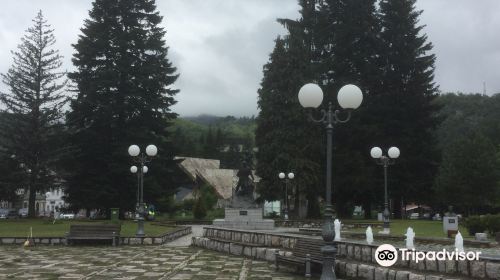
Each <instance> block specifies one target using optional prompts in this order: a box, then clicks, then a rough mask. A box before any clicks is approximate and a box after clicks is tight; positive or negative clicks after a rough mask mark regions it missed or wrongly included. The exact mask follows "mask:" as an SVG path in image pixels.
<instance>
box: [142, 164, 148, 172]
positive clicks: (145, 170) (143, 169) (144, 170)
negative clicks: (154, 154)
mask: <svg viewBox="0 0 500 280" xmlns="http://www.w3.org/2000/svg"><path fill="white" fill-rule="evenodd" d="M142 173H148V167H147V166H145V165H144V166H143V167H142Z"/></svg>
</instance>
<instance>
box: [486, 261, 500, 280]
mask: <svg viewBox="0 0 500 280" xmlns="http://www.w3.org/2000/svg"><path fill="white" fill-rule="evenodd" d="M486 276H488V277H489V278H491V279H495V280H500V263H494V262H487V263H486Z"/></svg>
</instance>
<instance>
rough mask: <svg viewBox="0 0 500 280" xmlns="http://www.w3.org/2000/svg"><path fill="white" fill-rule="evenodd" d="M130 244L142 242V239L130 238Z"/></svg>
mask: <svg viewBox="0 0 500 280" xmlns="http://www.w3.org/2000/svg"><path fill="white" fill-rule="evenodd" d="M129 242H130V243H129V244H131V245H138V244H141V239H140V238H130V239H129Z"/></svg>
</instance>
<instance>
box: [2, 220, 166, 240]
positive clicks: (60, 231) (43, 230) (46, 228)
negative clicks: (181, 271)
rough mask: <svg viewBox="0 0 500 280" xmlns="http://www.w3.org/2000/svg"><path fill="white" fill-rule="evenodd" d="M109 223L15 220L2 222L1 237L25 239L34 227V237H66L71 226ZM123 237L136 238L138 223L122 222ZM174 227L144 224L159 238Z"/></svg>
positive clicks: (148, 230)
mask: <svg viewBox="0 0 500 280" xmlns="http://www.w3.org/2000/svg"><path fill="white" fill-rule="evenodd" d="M106 222H109V221H85V220H58V221H56V223H55V224H53V223H52V220H46V219H15V220H0V236H2V237H25V236H28V234H29V232H30V227H33V237H45V236H55V237H57V236H64V234H65V233H66V232H68V231H69V225H70V224H96V223H106ZM122 222H123V224H122V230H121V234H120V235H121V236H134V235H135V231H136V230H137V223H135V222H134V221H130V220H127V221H122ZM173 229H174V228H173V227H167V226H161V225H154V224H151V223H150V222H145V223H144V231H145V233H146V235H147V236H158V235H161V234H163V233H166V232H168V231H172V230H173Z"/></svg>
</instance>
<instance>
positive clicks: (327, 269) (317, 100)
mask: <svg viewBox="0 0 500 280" xmlns="http://www.w3.org/2000/svg"><path fill="white" fill-rule="evenodd" d="M298 97H299V102H300V105H302V107H304V108H318V107H319V106H320V105H321V102H322V101H323V91H322V90H321V88H320V87H319V86H318V85H316V84H312V83H309V84H305V85H304V86H302V87H301V88H300V91H299V96H298ZM337 101H338V103H339V105H340V107H341V108H343V109H345V110H346V111H347V117H346V118H345V119H341V118H340V117H339V115H340V113H341V111H340V110H335V111H334V110H333V106H332V103H331V102H329V103H328V110H324V109H322V110H321V113H322V117H321V119H319V120H316V119H314V118H313V116H312V113H311V112H309V113H310V118H311V119H312V120H313V121H314V122H318V123H323V124H324V125H325V127H326V141H327V144H326V205H325V213H324V219H325V221H324V223H323V229H322V233H321V235H322V237H323V240H324V241H325V245H323V247H321V252H322V253H323V271H322V273H321V279H322V280H327V279H336V276H335V271H334V268H335V254H336V253H337V248H335V245H334V242H333V240H334V237H335V232H334V226H333V210H332V136H333V126H334V125H335V124H337V123H345V122H347V121H349V119H350V118H351V110H352V109H357V108H358V107H359V105H361V102H362V101H363V94H362V93H361V90H360V89H359V88H358V87H357V86H355V85H350V84H349V85H345V86H343V87H342V88H341V89H340V90H339V92H338V94H337Z"/></svg>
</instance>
